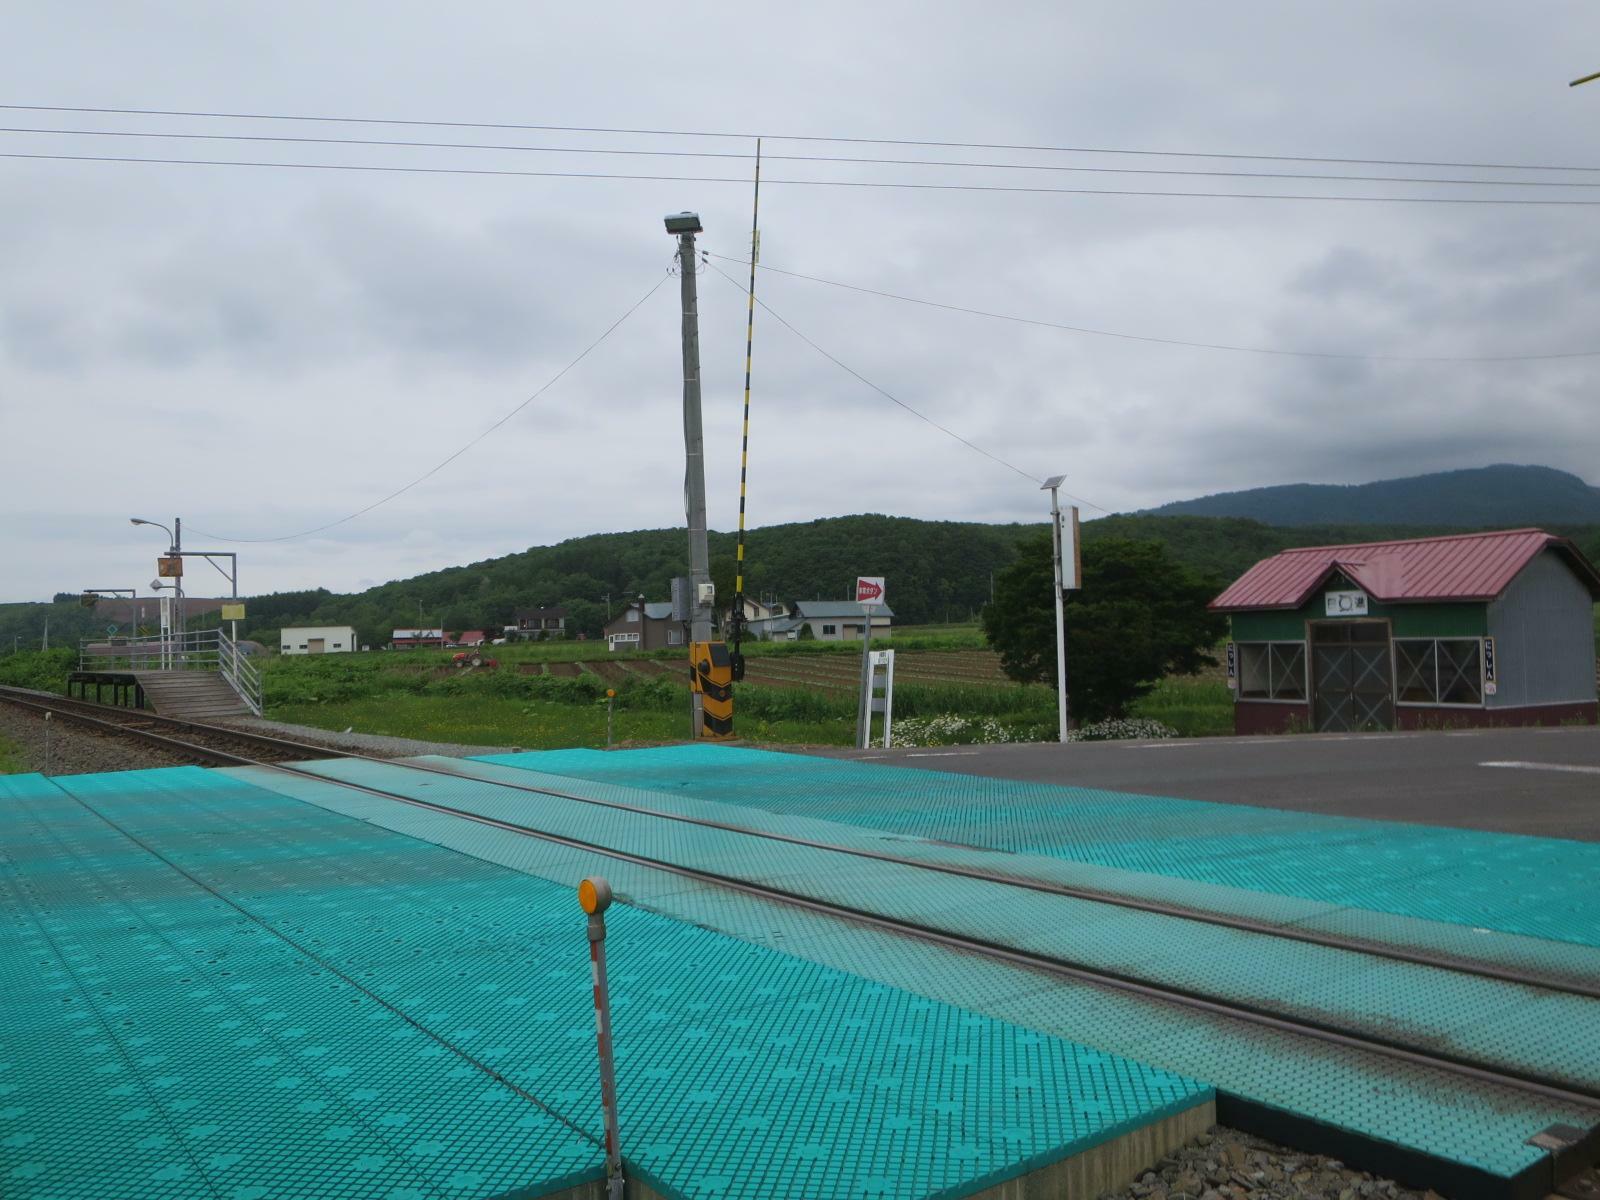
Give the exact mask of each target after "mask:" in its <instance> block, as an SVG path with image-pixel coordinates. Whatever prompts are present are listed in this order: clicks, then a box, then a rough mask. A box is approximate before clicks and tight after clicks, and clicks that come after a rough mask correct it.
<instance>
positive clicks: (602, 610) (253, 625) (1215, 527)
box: [0, 515, 1600, 654]
mask: <svg viewBox="0 0 1600 1200" xmlns="http://www.w3.org/2000/svg"><path fill="white" fill-rule="evenodd" d="M1498 524H1499V527H1501V528H1505V527H1506V526H1507V525H1509V524H1514V522H1499V523H1498ZM1543 527H1544V528H1546V529H1548V530H1550V531H1551V532H1552V533H1561V534H1566V535H1567V536H1570V537H1573V538H1574V539H1575V540H1576V541H1577V542H1578V544H1579V546H1580V547H1581V548H1582V549H1583V550H1584V552H1585V553H1586V554H1588V555H1589V556H1590V557H1591V558H1592V559H1596V560H1600V523H1596V524H1592V525H1587V526H1578V525H1566V524H1557V523H1546V524H1544V526H1543ZM1045 528H1046V527H1045V526H1044V525H1042V524H1041V525H979V524H966V523H957V522H951V521H918V520H913V519H911V518H907V517H885V516H876V515H864V516H854V517H834V518H828V519H826V520H819V521H810V522H805V523H802V524H794V525H773V526H768V527H766V528H762V529H756V530H752V531H751V532H750V533H749V535H748V537H747V542H746V559H745V561H746V567H747V570H746V578H745V587H746V590H747V591H748V592H749V593H750V594H751V595H754V596H758V597H760V596H766V597H770V598H773V599H777V600H782V601H785V602H788V601H794V600H806V599H833V600H838V599H843V598H845V597H846V596H848V594H849V590H850V587H851V584H852V582H853V581H854V579H855V576H856V575H858V574H861V575H883V576H885V577H887V580H888V589H889V604H890V607H892V608H893V609H894V612H895V624H896V625H902V626H903V625H917V624H926V623H930V622H943V621H961V620H966V619H968V618H970V617H972V616H973V615H974V614H975V613H976V612H977V611H978V609H979V608H981V607H982V606H983V604H984V603H986V602H987V601H988V599H989V576H990V573H991V572H994V571H999V570H1001V569H1003V568H1004V567H1005V566H1007V565H1008V564H1009V563H1010V562H1011V561H1012V559H1013V558H1014V557H1015V555H1016V547H1017V544H1018V542H1020V541H1022V540H1023V539H1025V538H1028V537H1031V536H1038V535H1041V534H1043V533H1044V531H1045ZM1458 532H1461V529H1460V527H1459V526H1448V525H1354V524H1351V525H1281V526H1273V525H1265V524H1262V523H1261V522H1259V521H1251V520H1245V519H1242V518H1236V517H1194V516H1170V517H1161V516H1145V515H1133V516H1112V517H1104V518H1102V519H1100V520H1096V521H1089V522H1086V523H1085V524H1084V526H1083V536H1084V541H1085V542H1094V541H1097V540H1100V539H1102V538H1110V537H1124V538H1135V539H1147V540H1153V541H1159V542H1161V543H1163V544H1164V545H1165V546H1167V548H1168V549H1169V550H1171V551H1172V553H1173V554H1174V556H1176V557H1177V558H1178V559H1180V560H1181V561H1183V562H1184V563H1187V564H1188V565H1190V566H1193V567H1195V568H1198V569H1199V570H1202V571H1204V572H1206V573H1207V574H1209V575H1211V576H1213V577H1214V578H1215V579H1216V580H1217V583H1218V586H1219V588H1220V586H1221V585H1222V583H1224V582H1225V581H1227V580H1230V579H1232V578H1234V577H1235V576H1237V575H1239V574H1240V573H1241V572H1243V571H1244V570H1245V569H1246V568H1248V567H1249V566H1250V565H1251V564H1253V563H1255V562H1256V561H1257V560H1259V559H1261V558H1265V557H1266V556H1268V555H1270V554H1276V553H1277V552H1278V551H1279V550H1284V549H1287V548H1289V547H1291V546H1312V545H1321V544H1328V543H1341V542H1362V541H1374V540H1379V539H1385V538H1402V537H1423V536H1426V535H1429V534H1436V533H1458ZM687 557H688V549H687V544H686V538H685V534H684V531H683V530H682V529H649V530H640V531H636V532H633V533H601V534H593V535H591V536H588V537H581V538H574V539H572V540H571V541H566V542H562V543H560V544H559V545H555V546H536V547H534V548H532V549H529V550H524V551H522V552H521V553H518V554H508V555H506V556H505V557H503V558H493V559H488V560H486V561H484V562H480V563H473V564H471V565H470V566H465V567H451V568H448V569H446V570H442V571H433V572H430V573H428V574H426V575H418V576H416V577H415V578H412V579H404V580H398V581H395V582H393V583H386V584H384V585H382V586H381V587H376V588H372V589H371V590H369V591H365V592H360V593H357V594H354V595H338V594H336V593H333V592H329V591H326V590H324V589H318V590H315V591H304V592H280V593H277V594H274V595H267V596H253V597H250V598H248V601H247V604H248V612H249V620H248V621H247V622H246V624H245V626H244V630H243V632H244V633H245V634H246V635H247V636H256V637H262V638H265V639H268V640H273V639H275V635H276V631H277V630H278V629H280V628H281V627H282V626H284V625H295V624H330V625H331V624H339V625H343V624H351V625H354V626H356V629H357V631H358V633H359V636H360V638H361V640H362V641H363V642H365V643H367V644H369V645H374V646H378V645H383V644H384V643H386V642H387V641H388V640H389V635H390V631H391V630H393V629H395V628H398V627H402V626H411V625H415V624H418V623H419V620H418V611H417V608H418V604H419V603H420V604H421V606H422V614H421V621H420V623H421V624H426V625H433V626H443V627H445V628H447V629H450V630H452V631H460V630H464V629H489V628H497V627H499V626H501V625H505V624H507V623H509V622H510V621H511V619H512V615H513V614H514V613H515V611H516V610H517V609H519V608H530V607H535V606H539V605H547V604H562V605H565V606H566V608H567V610H568V612H569V614H570V617H571V620H570V622H569V624H570V626H571V628H572V629H573V630H574V631H575V632H577V631H581V632H583V633H585V634H587V635H588V636H590V637H594V636H595V635H596V634H598V632H599V630H600V626H601V625H602V624H603V623H604V622H605V617H606V596H607V594H608V593H609V594H610V597H611V600H610V603H611V607H612V611H616V610H618V609H619V608H620V607H621V605H622V604H623V603H625V602H626V601H627V600H628V599H629V598H631V597H634V596H637V595H639V594H640V593H643V594H644V595H645V596H646V597H647V598H648V599H651V600H665V599H667V598H668V596H669V587H670V580H671V579H672V577H673V576H674V575H677V574H682V573H684V572H685V570H686V567H687ZM711 561H712V574H713V576H714V578H715V581H716V584H717V592H718V595H719V596H720V597H722V598H727V597H730V596H731V595H732V594H733V564H734V536H733V535H732V534H728V533H713V534H712V535H711ZM46 614H48V615H49V618H50V634H51V641H52V643H53V644H57V645H63V644H64V645H75V644H76V642H77V639H78V638H79V637H84V636H91V635H92V636H101V635H103V634H104V631H105V625H106V621H105V619H104V618H103V617H97V616H96V615H95V613H94V612H93V610H91V609H85V608H82V607H80V606H79V605H78V603H77V600H76V597H73V596H67V595H62V596H59V597H57V602H55V603H51V604H43V603H41V604H0V654H3V653H5V652H6V651H7V650H9V649H10V648H11V645H12V640H13V638H16V639H18V644H19V645H32V646H37V645H38V644H39V637H40V633H41V631H42V629H43V626H44V619H45V616H46ZM191 624H195V623H194V622H191ZM200 624H204V622H201V623H200Z"/></svg>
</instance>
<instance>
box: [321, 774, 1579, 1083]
mask: <svg viewBox="0 0 1600 1200" xmlns="http://www.w3.org/2000/svg"><path fill="white" fill-rule="evenodd" d="M309 769H311V770H314V771H316V772H317V773H318V774H320V775H324V776H326V777H328V778H331V779H338V780H345V781H349V782H353V783H359V784H364V785H366V786H369V787H374V788H380V789H383V790H386V791H389V792H392V793H395V794H398V795H403V796H409V797H412V798H415V799H421V800H427V801H431V802H433V803H437V804H443V805H448V806H450V807H452V808H455V809H459V810H462V811H465V812H470V813H474V814H477V815H480V816H485V817H491V818H495V819H499V820H505V821H512V822H518V823H523V824H527V825H530V826H532V827H533V828H536V829H539V830H541V831H543V832H546V833H552V834H556V835H559V836H562V837H568V838H573V839H579V840H583V841H586V842H589V843H591V844H594V845H597V846H602V847H608V848H611V849H616V850H622V851H626V852H629V853H634V854H640V855H644V856H646V857H648V858H650V859H652V860H655V861H658V862H662V863H666V864H669V865H673V866H679V867H687V868H691V869H694V870H698V871H705V872H710V873H714V874H718V875H724V876H727V877H730V878H735V879H740V880H744V881H747V882H750V883H755V884H760V885H763V886H772V887H779V888H783V889H784V890H786V891H789V892H791V893H794V894H798V895H800V896H803V897H804V898H806V899H810V900H817V901H822V902H824V903H829V904H834V905H839V906H843V907H848V908H853V909H859V910H864V911H868V912H872V913H875V914H878V915H881V916H885V917H889V918H893V919H898V920H911V921H914V922H916V923H918V924H920V925H923V926H928V927H931V928H934V929H937V930H939V931H941V932H946V933H953V934H957V935H961V936H967V937H971V938H975V939H977V940H980V941H985V942H998V943H1002V944H1005V945H1009V946H1013V947H1015V948H1017V949H1020V950H1024V951H1029V952H1032V953H1037V954H1041V955H1045V956H1048V957H1051V958H1056V959H1063V960H1066V961H1068V962H1073V963H1077V964H1081V965H1083V966H1086V967H1088V968H1090V969H1092V970H1096V971H1103V972H1108V973H1111V974H1114V975H1118V976H1122V977H1129V978H1134V979H1139V980H1144V981H1146V982H1150V983H1153V984H1157V985H1160V986H1166V987H1173V988H1177V989H1179V990H1182V991H1188V992H1191V993H1197V994H1200V995H1204V996H1208V997H1213V998H1216V999H1220V1000H1223V1001H1226V1002H1230V1003H1242V1004H1246V1005H1249V1006H1251V1007H1254V1008H1258V1009H1265V1010H1267V1011H1270V1012H1273V1013H1276V1014H1282V1015H1286V1016H1290V1017H1295V1018H1298V1019H1303V1020H1310V1021H1314V1022H1317V1023H1321V1024H1326V1025H1333V1026H1335V1027H1337V1028H1339V1029H1342V1030H1349V1031H1352V1032H1357V1033H1363V1032H1364V1033H1367V1034H1369V1035H1371V1036H1376V1037H1381V1038H1385V1039H1400V1040H1402V1041H1404V1042H1405V1043H1406V1044H1407V1045H1415V1046H1425V1047H1429V1048H1430V1049H1432V1050H1434V1051H1437V1052H1442V1053H1448V1054H1452V1055H1455V1056H1458V1057H1461V1058H1464V1059H1466V1060H1468V1061H1472V1062H1475V1063H1478V1064H1481V1065H1483V1066H1487V1067H1491V1068H1495V1069H1509V1070H1518V1069H1526V1068H1529V1067H1530V1066H1531V1067H1532V1068H1533V1069H1535V1070H1537V1071H1538V1072H1539V1073H1540V1074H1542V1075H1547V1076H1549V1077H1550V1078H1552V1079H1556V1080H1560V1081H1562V1082H1565V1083H1567V1084H1570V1085H1574V1086H1578V1087H1587V1088H1592V1089H1594V1090H1596V1091H1600V1001H1595V1000H1591V999H1587V998H1585V997H1580V996H1573V995H1568V994H1562V993H1554V992H1549V991H1545V990H1542V989H1533V988H1527V987H1522V986H1518V985H1516V984H1510V983H1506V982H1502V981H1499V980H1493V979H1484V978H1481V977H1475V976H1471V975H1465V974H1461V973H1457V972H1451V971H1445V970H1441V969H1438V968H1436V967H1429V966H1419V965H1415V964H1411V963H1404V962H1396V961H1392V960H1385V959H1381V958H1376V957H1373V956H1371V955H1365V954H1360V953H1355V952H1352V951H1349V950H1343V949H1337V948H1332V947H1327V946H1318V945H1312V944H1307V943H1303V942H1295V941H1288V940H1284V939H1278V938H1271V937H1263V936H1261V935H1260V934H1256V933H1248V932H1244V931H1240V930H1236V929H1230V928H1226V927H1222V926H1218V925H1211V924H1206V923H1204V922H1201V921H1195V920H1191V919H1187V918H1181V917H1171V916H1165V915H1162V914H1155V913H1148V912H1140V911H1135V910H1131V909H1126V908H1118V907H1114V906H1110V905H1106V904H1101V903H1098V902H1095V901H1091V900H1082V899H1078V898H1076V897H1070V896H1060V895H1053V894H1048V893H1040V892H1033V891H1023V890H1020V889H1017V888H1014V887H1009V886H1006V885H1004V884H1002V883H997V882H995V881H994V880H992V879H988V878H968V877H952V876H949V875H942V874H935V873H932V872H929V871H925V870H921V869H919V868H917V867H914V866H908V865H904V864H900V863H885V862H881V861H877V860H873V859H866V858H861V857H857V856H852V855H849V854H841V853H839V852H837V851H834V850H827V849H821V848H817V847H814V846H809V845H798V844H794V843H790V842H779V841H774V840H771V839H763V838H756V837H751V836H749V835H748V834H747V833H744V832H740V831H736V830H732V829H722V828H707V827H706V826H703V825H692V824H688V823H686V822H682V821H675V820H671V819H669V818H667V817H666V816H658V815H655V813H654V812H639V811H622V810H619V809H615V808H608V807H599V806H596V805H592V804H583V803H577V802H573V801H570V800H563V799H557V798H547V797H545V796H541V795H533V794H529V793H526V792H519V791H514V790H511V789H509V788H504V787H497V786H495V784H494V782H493V781H492V780H478V779H468V778H459V777H452V776H441V775H438V774H431V773H427V772H421V771H417V770H414V769H411V768H409V767H407V766H405V765H403V764H395V763H377V762H371V761H360V760H352V759H336V760H332V761H328V762H322V763H316V764H312V765H311V766H310V768H309ZM489 770H490V773H491V774H493V773H495V771H496V770H498V773H499V774H500V775H501V776H503V777H504V778H506V779H511V780H518V781H528V782H530V783H534V784H535V785H537V786H548V787H554V788H565V790H566V791H568V792H569V793H570V794H573V795H584V794H589V793H592V794H594V795H596V796H601V797H605V798H609V799H611V800H613V801H620V802H624V803H630V804H632V805H633V806H634V807H635V808H646V807H648V804H647V801H648V797H645V796H641V795H640V794H639V793H637V792H631V791H629V790H627V789H620V788H614V787H603V786H601V785H595V784H590V783H587V782H586V781H583V780H578V779H572V778H566V777H562V776H547V775H540V774H537V773H534V772H529V771H526V770H522V771H518V770H517V769H516V768H498V769H495V768H489ZM669 802H670V798H669ZM707 807H708V806H707V805H706V804H705V803H704V802H702V803H701V805H700V808H701V810H702V812H704V810H705V809H706V808H707ZM713 811H714V814H715V815H720V816H721V817H723V818H725V819H726V818H733V817H736V816H737V810H730V808H729V806H726V805H719V806H715V809H714V810H713ZM818 824H820V823H818V822H812V823H811V825H812V827H815V826H816V825H818ZM820 832H821V834H822V837H821V838H820V840H821V841H823V842H824V843H827V844H839V843H841V842H844V841H846V840H847V839H849V838H850V836H851V834H852V830H851V829H850V828H849V827H847V826H846V827H839V828H838V829H836V830H834V831H829V830H827V829H825V828H824V829H822V830H821V831H820ZM879 845H881V839H880V840H879Z"/></svg>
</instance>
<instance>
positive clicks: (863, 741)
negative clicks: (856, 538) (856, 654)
mask: <svg viewBox="0 0 1600 1200" xmlns="http://www.w3.org/2000/svg"><path fill="white" fill-rule="evenodd" d="M856 603H857V604H859V605H861V612H862V616H863V618H864V619H863V620H862V622H861V703H860V708H859V710H858V711H857V713H856V745H857V746H860V747H861V748H862V749H863V750H865V749H866V748H867V743H868V741H869V740H870V739H871V737H872V611H873V609H875V608H876V607H877V606H878V605H880V604H882V603H883V576H882V575H858V576H856Z"/></svg>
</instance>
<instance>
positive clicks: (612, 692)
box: [606, 688, 617, 750]
mask: <svg viewBox="0 0 1600 1200" xmlns="http://www.w3.org/2000/svg"><path fill="white" fill-rule="evenodd" d="M616 704H617V689H616V688H607V689H606V749H607V750H609V749H611V710H612V709H613V708H615V707H616Z"/></svg>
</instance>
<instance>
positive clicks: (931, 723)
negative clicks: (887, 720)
mask: <svg viewBox="0 0 1600 1200" xmlns="http://www.w3.org/2000/svg"><path fill="white" fill-rule="evenodd" d="M1037 733H1038V727H1037V726H1032V725H1026V726H1016V725H1009V724H1006V723H1005V722H1003V721H1000V720H998V719H996V718H994V717H961V716H957V715H956V714H955V713H942V714H940V715H939V716H936V717H907V718H905V719H904V720H897V721H895V723H894V726H893V728H892V729H891V730H890V733H889V744H890V745H892V746H974V745H980V744H990V743H995V742H1026V741H1033V740H1034V738H1035V736H1036V735H1037Z"/></svg>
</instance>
